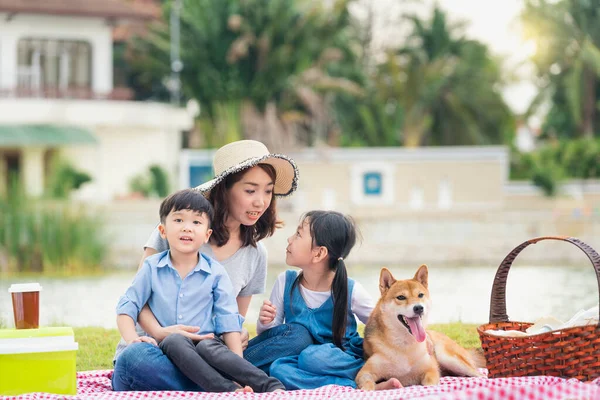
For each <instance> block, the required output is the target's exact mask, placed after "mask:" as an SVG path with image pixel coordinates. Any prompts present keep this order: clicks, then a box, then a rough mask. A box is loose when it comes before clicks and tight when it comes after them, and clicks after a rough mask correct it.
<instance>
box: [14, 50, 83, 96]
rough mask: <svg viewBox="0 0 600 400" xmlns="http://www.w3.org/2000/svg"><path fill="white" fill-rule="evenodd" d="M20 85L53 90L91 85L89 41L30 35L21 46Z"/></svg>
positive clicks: (19, 62)
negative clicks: (39, 37)
mask: <svg viewBox="0 0 600 400" xmlns="http://www.w3.org/2000/svg"><path fill="white" fill-rule="evenodd" d="M17 52H18V54H17V60H18V70H17V74H18V76H17V82H18V83H17V85H18V88H19V89H21V90H26V91H32V92H42V91H43V92H48V91H50V92H52V91H55V92H56V91H61V92H66V91H69V90H78V89H86V90H89V89H90V87H91V76H92V73H91V72H92V71H91V70H92V50H91V46H90V44H89V43H87V42H83V41H74V40H50V39H35V38H26V39H21V40H19V44H18V48H17Z"/></svg>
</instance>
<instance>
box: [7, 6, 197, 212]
mask: <svg viewBox="0 0 600 400" xmlns="http://www.w3.org/2000/svg"><path fill="white" fill-rule="evenodd" d="M148 18H151V12H150V10H149V9H148V8H147V7H139V6H136V4H132V3H129V2H124V1H120V0H102V1H96V0H61V1H35V2H34V1H25V0H0V190H3V189H5V187H6V179H7V176H8V175H9V173H10V172H17V173H19V174H20V177H21V178H22V180H23V182H24V184H25V186H26V189H27V191H28V192H29V193H30V194H32V195H39V194H41V193H42V192H43V188H44V181H45V179H46V178H47V175H48V169H47V167H48V162H49V160H50V158H51V155H53V154H55V153H58V154H59V155H61V156H63V157H64V158H66V159H67V160H69V162H70V163H71V164H73V165H74V166H75V167H76V168H77V169H79V170H82V171H85V172H87V173H88V174H90V175H91V176H92V179H93V180H92V182H91V183H89V184H86V185H84V187H83V188H82V190H80V191H78V192H77V195H78V196H79V198H81V199H85V200H95V201H107V200H111V199H113V198H115V197H118V196H122V195H125V194H127V193H128V192H129V181H130V180H131V178H132V177H133V176H135V175H137V174H139V173H143V172H144V171H146V170H147V168H148V167H149V166H150V165H152V164H158V165H160V166H161V167H163V168H164V169H165V170H166V171H167V172H168V173H169V175H170V177H171V180H172V181H173V182H175V179H176V176H177V166H178V157H179V151H180V149H181V142H182V138H181V135H182V132H183V131H185V130H189V129H191V127H192V125H193V116H191V115H189V114H188V113H187V112H186V110H185V109H183V108H175V107H172V106H170V105H167V104H160V103H148V102H135V101H131V100H130V99H131V98H132V93H131V90H129V89H127V88H119V87H114V86H113V29H114V27H115V26H116V25H117V24H118V23H121V22H123V21H127V20H144V19H148Z"/></svg>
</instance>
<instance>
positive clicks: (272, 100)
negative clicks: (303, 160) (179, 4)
mask: <svg viewBox="0 0 600 400" xmlns="http://www.w3.org/2000/svg"><path fill="white" fill-rule="evenodd" d="M348 3H349V0H337V1H335V2H333V5H332V6H331V8H330V9H327V8H326V6H325V5H323V4H321V3H320V2H307V1H297V0H278V1H268V2H265V1H263V0H229V1H214V0H184V1H183V8H182V12H181V59H182V61H183V64H184V69H183V71H182V72H181V79H182V84H183V91H184V93H185V95H186V96H187V97H188V98H195V99H197V100H198V101H199V102H200V104H201V107H202V110H203V113H202V118H203V121H202V122H201V123H200V129H201V130H202V131H203V133H204V134H205V141H206V142H207V144H208V145H212V146H218V145H220V144H222V143H223V142H228V141H231V140H236V139H239V138H241V137H250V138H255V139H259V140H262V141H264V142H266V143H269V144H272V145H273V146H274V147H277V146H278V145H282V144H284V143H293V142H295V141H297V142H300V143H310V142H314V141H316V140H319V139H323V140H328V139H329V135H330V134H331V132H333V131H334V130H333V126H334V125H333V121H332V118H331V113H330V111H329V105H330V104H331V102H332V100H331V99H330V98H328V95H330V94H332V93H336V92H344V93H350V94H353V95H358V94H360V92H361V91H360V87H359V86H358V85H357V84H356V83H355V82H353V81H352V80H350V79H346V77H345V76H344V73H345V71H347V70H352V69H353V67H352V65H351V64H352V62H353V57H354V52H353V50H352V43H353V41H354V37H355V35H354V31H353V29H354V28H353V25H352V24H351V23H350V22H351V20H350V15H349V12H348V8H347V6H348ZM169 5H170V3H166V5H165V21H168V15H169V11H170V10H169V8H168V7H169ZM131 58H132V60H135V62H136V63H137V66H138V68H136V69H137V70H139V71H142V70H144V71H145V72H144V73H140V76H139V79H140V80H142V81H145V82H146V83H147V85H148V86H151V85H152V84H153V82H156V79H157V77H166V76H168V74H169V69H168V62H166V60H168V59H169V30H168V27H167V26H166V24H164V23H160V24H156V25H155V26H154V27H153V29H152V31H151V33H150V35H149V36H148V37H147V38H146V39H144V40H139V41H137V43H136V46H135V47H134V48H133V51H132V52H131Z"/></svg>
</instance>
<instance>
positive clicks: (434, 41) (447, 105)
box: [376, 6, 513, 147]
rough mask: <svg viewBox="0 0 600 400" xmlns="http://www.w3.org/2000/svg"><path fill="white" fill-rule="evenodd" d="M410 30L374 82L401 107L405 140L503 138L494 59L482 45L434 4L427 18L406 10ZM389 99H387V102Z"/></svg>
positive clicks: (505, 122) (505, 118)
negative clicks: (429, 16) (466, 34)
mask: <svg viewBox="0 0 600 400" xmlns="http://www.w3.org/2000/svg"><path fill="white" fill-rule="evenodd" d="M406 20H407V21H408V22H409V23H410V24H411V26H412V33H411V34H410V35H409V37H408V40H407V42H406V44H405V45H404V46H402V47H401V48H400V49H398V50H395V51H389V52H388V54H387V58H386V61H385V62H384V63H383V64H381V65H380V66H379V68H378V75H377V77H376V86H377V89H378V91H379V93H381V95H382V96H383V97H384V98H385V99H387V102H389V101H391V100H397V101H398V103H399V105H400V107H401V108H402V110H403V123H402V129H401V132H398V135H401V138H402V142H403V143H404V145H405V146H410V147H414V146H420V145H469V144H492V143H502V141H503V139H504V137H505V135H506V132H507V130H510V129H512V128H513V121H512V116H511V113H510V110H509V109H508V107H507V106H506V104H505V103H504V100H503V99H502V96H501V94H500V91H499V89H500V86H501V84H502V80H501V74H500V70H499V66H498V62H497V60H494V59H493V58H492V57H491V56H490V55H489V53H488V50H487V47H486V46H485V45H483V44H482V43H480V42H477V41H475V40H469V39H466V38H465V37H464V35H463V34H462V26H461V25H460V24H456V25H452V24H450V23H449V22H448V20H447V15H446V13H445V12H444V11H443V10H441V9H440V8H439V7H437V6H435V7H434V8H433V11H432V15H431V18H430V19H428V20H423V19H421V18H420V17H418V16H408V17H406ZM388 104H389V103H388Z"/></svg>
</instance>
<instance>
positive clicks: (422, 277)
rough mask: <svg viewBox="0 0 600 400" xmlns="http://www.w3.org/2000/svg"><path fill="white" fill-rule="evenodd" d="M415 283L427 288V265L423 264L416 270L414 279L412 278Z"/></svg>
mask: <svg viewBox="0 0 600 400" xmlns="http://www.w3.org/2000/svg"><path fill="white" fill-rule="evenodd" d="M413 279H414V280H415V281H418V282H420V283H421V285H423V286H425V288H427V284H428V283H429V271H428V270H427V265H425V264H423V265H421V266H420V267H419V269H418V270H417V273H416V274H415V277H414V278H413Z"/></svg>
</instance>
